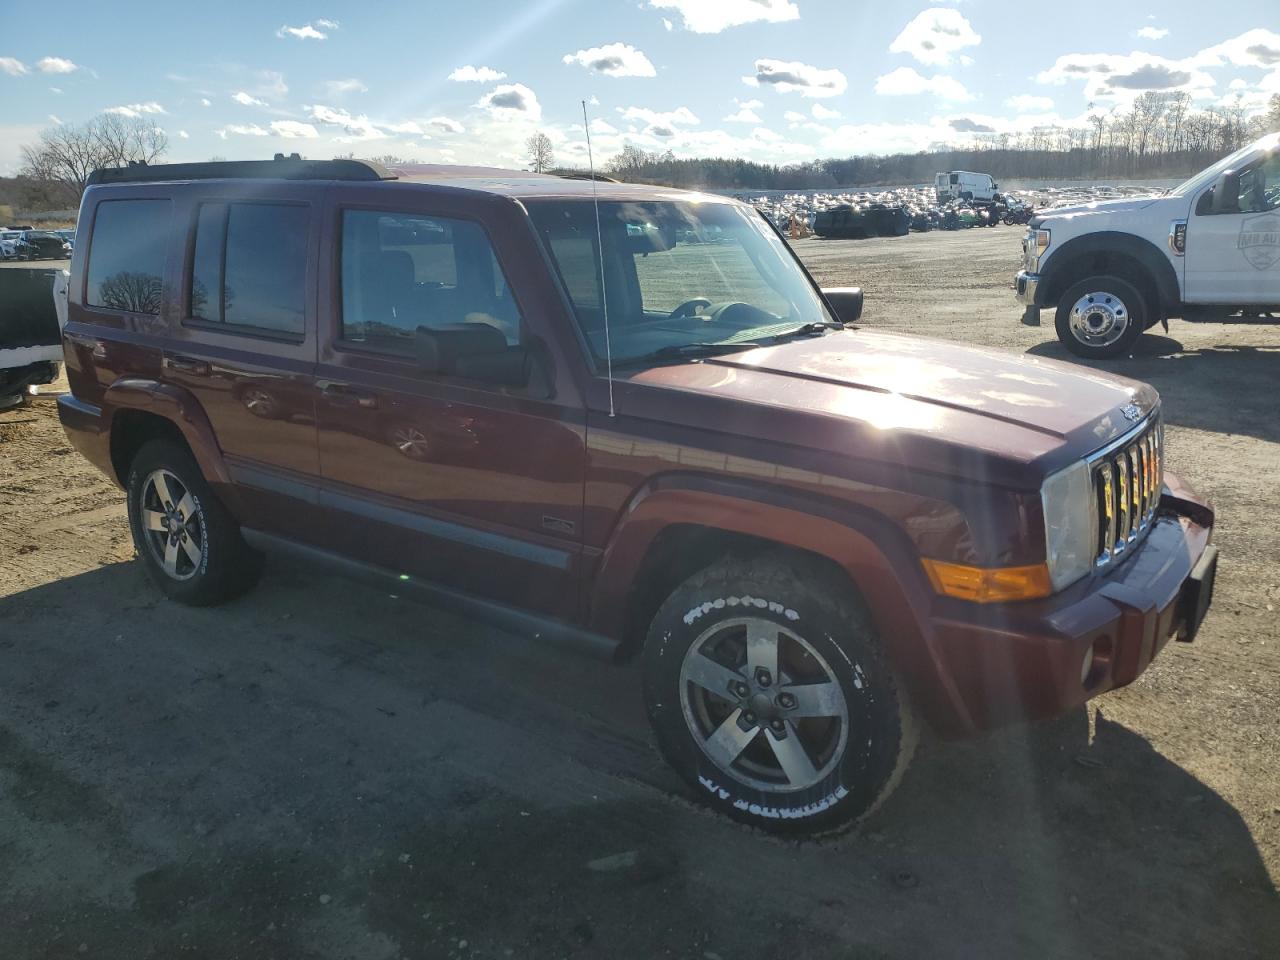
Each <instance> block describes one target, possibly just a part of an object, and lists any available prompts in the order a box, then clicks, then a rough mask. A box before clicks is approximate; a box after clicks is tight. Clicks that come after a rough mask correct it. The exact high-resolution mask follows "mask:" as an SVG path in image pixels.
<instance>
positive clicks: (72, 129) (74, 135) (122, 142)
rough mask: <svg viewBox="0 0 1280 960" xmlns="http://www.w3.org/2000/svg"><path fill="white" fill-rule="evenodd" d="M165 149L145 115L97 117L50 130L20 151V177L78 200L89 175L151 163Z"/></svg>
mask: <svg viewBox="0 0 1280 960" xmlns="http://www.w3.org/2000/svg"><path fill="white" fill-rule="evenodd" d="M168 147H169V138H168V136H167V135H166V134H165V132H164V131H163V130H161V129H160V128H159V127H157V126H156V125H155V124H154V123H153V122H152V121H150V120H148V119H146V118H145V117H122V116H120V115H119V114H110V113H108V114H103V115H102V116H100V117H95V118H94V119H92V120H90V121H89V122H88V123H84V124H79V125H77V124H69V123H63V124H59V125H58V126H56V127H50V128H49V129H47V130H45V131H43V132H42V133H41V134H40V139H39V140H38V141H37V142H36V143H34V144H29V145H27V146H24V147H23V148H22V173H23V175H24V176H28V177H31V178H32V179H33V180H44V181H53V182H56V183H61V184H64V185H65V186H66V187H67V189H68V191H69V192H70V193H71V194H72V195H73V196H74V199H75V202H76V203H77V204H78V203H79V202H80V197H81V196H82V195H83V194H84V190H85V186H86V185H87V184H88V181H89V174H91V173H92V172H93V171H94V170H98V169H101V168H104V167H123V166H125V165H126V164H128V163H130V162H136V163H151V162H152V161H154V160H156V159H157V158H159V157H160V156H162V155H163V154H164V152H165V150H167V149H168Z"/></svg>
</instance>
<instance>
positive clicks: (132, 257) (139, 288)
mask: <svg viewBox="0 0 1280 960" xmlns="http://www.w3.org/2000/svg"><path fill="white" fill-rule="evenodd" d="M171 207H172V204H171V203H170V201H168V200H104V201H103V202H102V203H100V204H98V210H97V213H95V214H94V219H93V240H92V243H91V244H90V247H89V283H88V287H87V289H86V291H85V299H86V302H87V303H88V304H89V305H90V306H92V307H105V308H107V309H109V310H123V311H126V312H128V313H141V314H150V315H151V316H159V314H160V302H161V297H162V294H163V285H164V257H165V250H166V248H167V246H168V241H169V218H170V211H171Z"/></svg>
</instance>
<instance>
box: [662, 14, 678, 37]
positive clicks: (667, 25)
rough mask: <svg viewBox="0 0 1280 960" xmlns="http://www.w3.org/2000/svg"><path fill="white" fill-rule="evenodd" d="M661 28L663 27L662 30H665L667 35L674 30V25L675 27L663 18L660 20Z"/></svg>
mask: <svg viewBox="0 0 1280 960" xmlns="http://www.w3.org/2000/svg"><path fill="white" fill-rule="evenodd" d="M662 27H663V29H664V30H666V31H667V33H670V32H671V31H672V30H674V29H675V28H676V25H675V24H674V23H672V22H671V21H670V20H668V19H667V18H666V17H663V18H662Z"/></svg>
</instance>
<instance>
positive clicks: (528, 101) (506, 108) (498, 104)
mask: <svg viewBox="0 0 1280 960" xmlns="http://www.w3.org/2000/svg"><path fill="white" fill-rule="evenodd" d="M477 106H480V107H483V108H484V109H485V110H488V111H489V112H490V113H491V114H493V115H494V116H495V117H504V118H508V119H515V118H523V119H526V120H533V121H538V120H541V119H542V105H541V104H540V103H538V97H537V94H535V93H534V92H533V91H532V90H530V89H529V88H528V87H526V86H525V85H524V84H523V83H503V84H499V85H498V86H496V87H494V88H493V89H492V90H490V91H489V92H488V93H486V94H485V95H484V96H483V97H481V98H480V102H479V103H478V104H477Z"/></svg>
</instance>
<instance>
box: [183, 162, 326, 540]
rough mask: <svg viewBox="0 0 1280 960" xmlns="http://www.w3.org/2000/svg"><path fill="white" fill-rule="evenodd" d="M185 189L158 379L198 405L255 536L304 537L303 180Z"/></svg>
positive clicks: (310, 453) (308, 416) (311, 377)
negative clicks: (172, 320)
mask: <svg viewBox="0 0 1280 960" xmlns="http://www.w3.org/2000/svg"><path fill="white" fill-rule="evenodd" d="M257 187H258V189H257V190H255V191H252V192H250V191H247V190H246V189H245V187H244V185H237V184H234V183H233V184H223V185H221V186H220V185H218V184H208V185H204V184H201V185H198V186H197V187H193V188H192V191H191V192H190V193H188V194H185V195H184V197H183V202H182V204H181V205H180V209H179V216H180V218H181V219H180V222H181V223H183V224H185V228H186V240H187V243H186V251H187V252H186V261H185V264H184V267H183V270H182V274H181V276H182V283H181V297H182V300H181V317H182V320H181V324H180V326H179V328H178V329H177V330H175V331H174V335H173V336H172V338H171V339H170V342H169V344H168V345H167V347H166V349H165V355H164V368H165V379H166V380H168V381H169V382H171V383H174V384H178V385H180V386H182V387H183V388H185V389H187V390H189V391H190V392H191V393H193V394H194V395H195V396H196V397H197V399H199V401H200V403H201V405H202V406H203V408H204V410H205V413H206V414H207V415H208V417H209V421H210V423H211V424H212V426H213V429H214V433H215V435H216V437H217V441H218V445H219V447H220V448H221V450H222V452H223V455H224V456H225V458H226V461H227V465H228V468H229V470H230V472H231V475H232V479H233V481H234V482H235V483H236V485H237V491H236V493H237V497H238V499H239V500H240V502H241V504H242V507H243V510H242V513H243V515H242V516H241V518H240V519H241V522H243V523H244V524H245V525H246V526H250V527H254V528H256V529H260V530H265V531H268V532H272V533H277V534H280V535H283V536H289V537H292V538H295V539H301V540H308V541H312V542H314V541H315V539H316V537H315V509H316V498H317V485H318V482H319V472H320V467H319V454H318V451H317V449H316V426H315V361H316V342H317V338H316V319H315V318H316V266H315V264H316V252H317V247H318V243H319V228H320V227H319V225H320V217H319V199H320V197H321V196H322V195H323V194H322V191H323V187H320V186H318V185H315V184H305V183H297V184H289V183H273V184H272V187H271V190H270V191H269V197H270V198H269V199H266V198H264V197H262V191H261V189H260V187H261V185H260V184H259V185H257Z"/></svg>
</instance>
